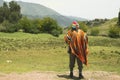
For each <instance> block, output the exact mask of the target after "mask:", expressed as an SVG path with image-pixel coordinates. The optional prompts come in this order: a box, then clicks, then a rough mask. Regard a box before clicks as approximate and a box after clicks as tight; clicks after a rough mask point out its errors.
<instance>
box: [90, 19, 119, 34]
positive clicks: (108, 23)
mask: <svg viewBox="0 0 120 80" xmlns="http://www.w3.org/2000/svg"><path fill="white" fill-rule="evenodd" d="M116 23H117V18H113V19H110V20H108V21H106V22H105V23H103V24H100V25H97V26H93V27H92V28H90V29H89V32H90V30H91V29H93V28H97V29H98V30H99V32H100V33H99V35H104V36H107V35H108V32H109V29H110V27H116Z"/></svg>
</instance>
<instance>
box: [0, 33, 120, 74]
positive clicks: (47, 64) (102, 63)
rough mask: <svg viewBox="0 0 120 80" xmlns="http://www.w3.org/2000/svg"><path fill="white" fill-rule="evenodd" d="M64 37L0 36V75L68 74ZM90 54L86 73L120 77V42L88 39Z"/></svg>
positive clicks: (0, 34)
mask: <svg viewBox="0 0 120 80" xmlns="http://www.w3.org/2000/svg"><path fill="white" fill-rule="evenodd" d="M63 36H64V35H61V36H60V37H58V38H56V37H53V36H52V35H49V34H28V33H22V32H17V33H0V72H3V73H11V72H17V73H21V72H29V71H56V72H65V71H69V67H68V65H69V64H68V63H69V58H68V56H69V55H68V53H67V45H66V44H65V43H64V41H63ZM89 51H90V54H89V55H88V63H89V65H88V67H85V66H84V70H88V71H89V70H90V71H98V70H99V71H109V72H117V73H118V74H120V68H119V66H120V38H118V39H113V38H108V37H101V36H98V37H93V36H89ZM75 69H77V66H76V67H75Z"/></svg>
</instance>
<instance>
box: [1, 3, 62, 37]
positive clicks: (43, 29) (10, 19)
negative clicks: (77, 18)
mask: <svg viewBox="0 0 120 80" xmlns="http://www.w3.org/2000/svg"><path fill="white" fill-rule="evenodd" d="M18 31H23V32H26V33H34V34H37V33H49V34H52V35H53V36H59V34H61V33H62V28H61V27H60V26H59V25H58V23H57V21H56V20H54V19H53V18H50V17H44V18H43V19H29V18H27V17H25V16H22V14H21V7H20V5H18V4H17V2H15V1H11V2H9V4H7V3H6V2H4V3H3V6H1V7H0V32H11V33H13V32H18Z"/></svg>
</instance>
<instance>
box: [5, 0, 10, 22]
mask: <svg viewBox="0 0 120 80" xmlns="http://www.w3.org/2000/svg"><path fill="white" fill-rule="evenodd" d="M9 14H10V10H9V7H8V5H7V3H6V2H4V3H3V17H4V20H8V18H9Z"/></svg>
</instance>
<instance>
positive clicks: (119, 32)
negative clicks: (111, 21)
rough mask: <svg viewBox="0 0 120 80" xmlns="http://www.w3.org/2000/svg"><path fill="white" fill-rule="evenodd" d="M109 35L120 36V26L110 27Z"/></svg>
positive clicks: (112, 36)
mask: <svg viewBox="0 0 120 80" xmlns="http://www.w3.org/2000/svg"><path fill="white" fill-rule="evenodd" d="M108 35H109V37H111V38H118V37H120V28H119V27H110V29H109V33H108Z"/></svg>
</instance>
